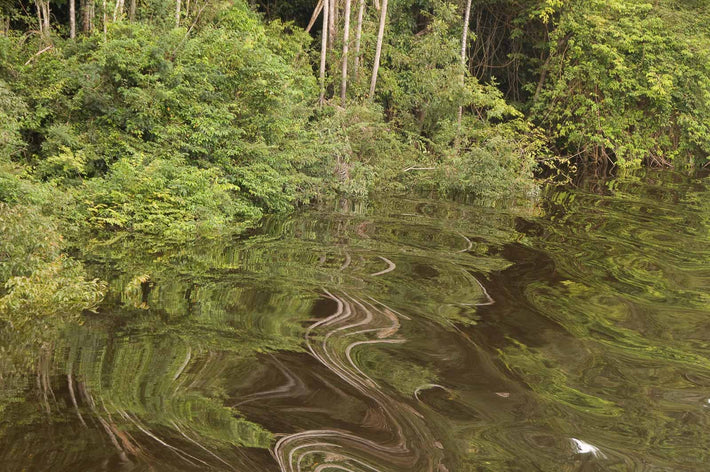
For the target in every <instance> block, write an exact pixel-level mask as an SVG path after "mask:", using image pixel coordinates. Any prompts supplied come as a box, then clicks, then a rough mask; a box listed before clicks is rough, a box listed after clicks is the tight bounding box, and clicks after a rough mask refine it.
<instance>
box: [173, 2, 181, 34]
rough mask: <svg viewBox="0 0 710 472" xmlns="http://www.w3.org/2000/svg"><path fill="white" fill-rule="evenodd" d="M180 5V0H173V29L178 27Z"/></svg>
mask: <svg viewBox="0 0 710 472" xmlns="http://www.w3.org/2000/svg"><path fill="white" fill-rule="evenodd" d="M180 5H182V0H175V27H176V28H179V27H180Z"/></svg>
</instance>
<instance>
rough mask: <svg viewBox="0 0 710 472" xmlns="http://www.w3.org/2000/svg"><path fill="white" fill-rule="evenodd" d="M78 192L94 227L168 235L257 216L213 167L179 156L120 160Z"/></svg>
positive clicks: (231, 225) (186, 235) (243, 221)
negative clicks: (197, 164) (106, 173)
mask: <svg viewBox="0 0 710 472" xmlns="http://www.w3.org/2000/svg"><path fill="white" fill-rule="evenodd" d="M83 193H84V199H85V204H86V207H87V212H88V215H89V216H88V222H89V224H90V225H91V226H92V227H93V228H95V229H125V230H129V231H141V232H145V233H153V234H156V233H163V234H164V235H165V236H166V237H167V238H170V239H185V238H190V237H194V236H195V235H197V234H199V235H209V234H210V233H213V232H221V231H223V230H226V229H227V228H233V229H237V228H238V227H239V226H240V225H241V227H244V226H246V225H248V224H249V223H250V222H252V221H253V220H255V219H256V218H258V217H259V216H261V210H260V209H259V208H258V207H256V206H255V205H254V204H252V203H251V202H249V200H247V199H246V198H244V197H242V196H240V194H239V188H238V187H237V186H236V185H234V184H231V183H229V182H227V181H226V179H225V177H224V176H223V175H222V174H221V173H220V172H219V171H218V170H217V169H215V168H211V169H198V168H196V167H194V166H190V165H188V164H186V163H185V162H184V161H183V160H181V159H172V160H167V159H155V160H152V161H149V160H143V159H140V158H133V159H128V158H125V159H121V160H119V161H118V162H117V163H116V164H114V165H113V166H112V168H111V172H110V173H109V174H108V175H107V176H106V177H103V178H100V179H93V180H90V181H88V182H87V183H86V185H85V188H84V192H83Z"/></svg>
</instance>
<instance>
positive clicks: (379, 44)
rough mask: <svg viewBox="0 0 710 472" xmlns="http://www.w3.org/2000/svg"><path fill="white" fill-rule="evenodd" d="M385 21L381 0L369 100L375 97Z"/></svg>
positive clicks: (385, 14) (385, 9)
mask: <svg viewBox="0 0 710 472" xmlns="http://www.w3.org/2000/svg"><path fill="white" fill-rule="evenodd" d="M386 21H387V0H382V9H381V10H380V28H379V30H378V31H377V47H376V48H375V63H374V64H373V65H372V80H371V81H370V100H374V98H375V87H376V86H377V73H378V71H379V70H380V56H381V55H382V41H383V39H384V37H385V22H386Z"/></svg>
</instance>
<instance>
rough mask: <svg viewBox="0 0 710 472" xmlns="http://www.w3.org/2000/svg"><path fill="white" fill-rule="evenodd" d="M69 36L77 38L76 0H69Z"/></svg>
mask: <svg viewBox="0 0 710 472" xmlns="http://www.w3.org/2000/svg"><path fill="white" fill-rule="evenodd" d="M69 37H70V38H71V39H74V38H76V0H69Z"/></svg>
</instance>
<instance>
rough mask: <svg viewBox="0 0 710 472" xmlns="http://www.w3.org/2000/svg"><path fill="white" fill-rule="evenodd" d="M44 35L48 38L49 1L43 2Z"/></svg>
mask: <svg viewBox="0 0 710 472" xmlns="http://www.w3.org/2000/svg"><path fill="white" fill-rule="evenodd" d="M44 33H45V34H46V35H47V36H49V0H46V1H45V2H44Z"/></svg>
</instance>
